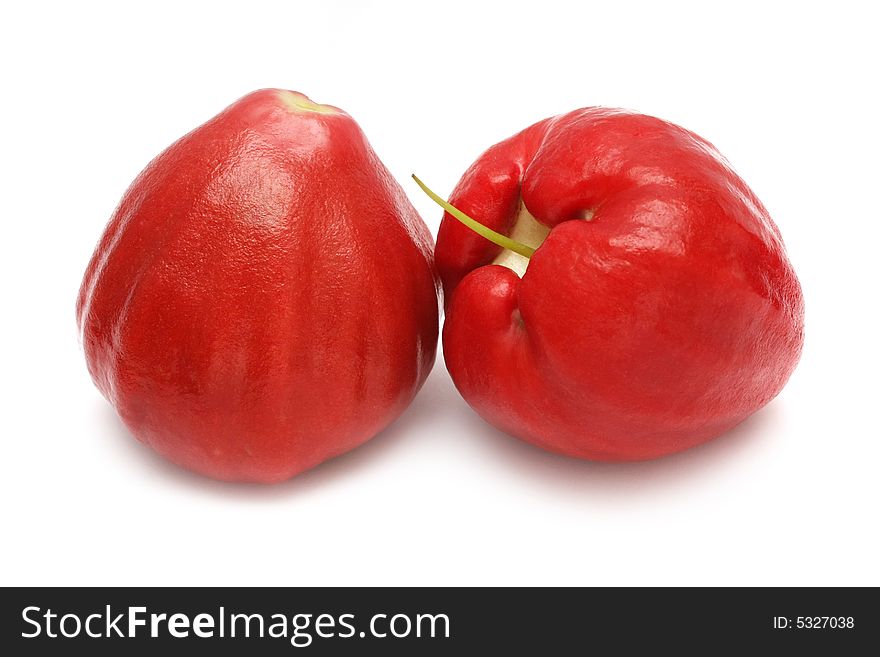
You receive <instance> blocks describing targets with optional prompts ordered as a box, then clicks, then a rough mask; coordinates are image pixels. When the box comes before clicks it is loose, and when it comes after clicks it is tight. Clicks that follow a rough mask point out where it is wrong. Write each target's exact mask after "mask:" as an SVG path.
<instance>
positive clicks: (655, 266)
mask: <svg viewBox="0 0 880 657" xmlns="http://www.w3.org/2000/svg"><path fill="white" fill-rule="evenodd" d="M427 191H428V190H426V192H427ZM432 194H433V193H432V192H431V193H429V195H432ZM434 197H436V195H432V198H434ZM438 199H439V201H438ZM434 200H435V201H437V202H438V203H440V204H441V205H442V206H443V207H444V209H445V210H446V211H447V213H446V214H445V215H444V217H443V221H442V223H441V225H440V231H439V234H438V238H437V246H436V248H435V260H436V263H437V268H438V271H439V273H440V277H441V280H442V282H443V288H444V299H445V303H446V318H445V322H444V328H443V353H444V358H445V360H446V365H447V368H448V370H449V372H450V374H451V376H452V379H453V381H454V383H455V385H456V387H457V388H458V390H459V392H460V393H461V395H462V396H463V397H464V399H465V400H466V401H467V402H468V404H469V405H470V406H471V407H472V408H473V409H474V410H475V411H476V412H477V413H479V414H480V415H481V416H482V417H483V418H484V419H485V420H486V421H487V422H489V423H490V424H492V425H494V426H495V427H497V428H499V429H500V430H502V431H504V432H506V433H509V434H511V435H512V436H516V437H518V438H521V439H523V440H525V441H527V442H530V443H532V444H534V445H537V446H539V447H542V448H544V449H547V450H551V451H554V452H559V453H562V454H566V455H569V456H574V457H578V458H585V459H591V460H600V461H632V460H644V459H652V458H658V457H662V456H665V455H668V454H672V453H675V452H679V451H681V450H684V449H688V448H691V447H694V446H696V445H699V444H701V443H704V442H706V441H708V440H711V439H713V438H715V437H717V436H719V435H722V434H724V433H725V432H726V431H728V430H729V429H730V428H732V427H734V426H736V425H737V424H739V423H740V422H742V421H743V420H745V419H746V418H748V417H749V416H750V415H752V414H753V413H754V412H756V411H757V410H759V409H760V408H762V407H763V406H764V405H766V404H767V403H768V402H769V401H770V400H772V399H773V398H774V397H776V395H777V394H778V393H779V392H780V391H781V390H782V388H783V386H784V385H785V383H786V381H788V379H789V377H790V375H791V373H792V372H793V370H794V368H795V366H796V364H797V362H798V360H799V358H800V353H801V349H802V345H803V336H804V328H803V319H804V313H803V308H804V305H803V295H802V293H801V288H800V285H799V283H798V279H797V276H796V275H795V272H794V269H793V268H792V266H791V263H790V262H789V260H788V256H787V254H786V251H785V247H784V245H783V242H782V238H781V235H780V232H779V229H778V228H777V227H776V225H775V224H774V223H773V221H772V219H771V218H770V215H769V213H768V211H767V210H766V208H765V207H764V206H763V204H762V203H761V202H760V200H759V199H758V198H757V196H755V194H754V192H752V190H751V189H749V187H748V185H747V184H746V183H745V182H744V181H743V180H742V179H741V178H740V177H739V176H738V175H737V174H736V173H735V172H734V171H733V169H732V168H731V167H730V165H729V164H728V163H727V161H726V160H724V158H723V157H722V156H721V155H720V154H719V153H718V151H717V150H716V149H715V148H714V147H713V146H712V145H711V144H709V143H708V142H707V141H705V140H704V139H702V138H701V137H699V136H697V135H695V134H694V133H692V132H689V131H687V130H685V129H683V128H681V127H679V126H676V125H673V124H671V123H669V122H666V121H663V120H661V119H657V118H654V117H649V116H645V115H642V114H637V113H634V112H629V111H625V110H614V109H608V108H585V109H581V110H575V111H573V112H570V113H568V114H564V115H561V116H557V117H552V118H550V119H546V120H544V121H540V122H539V123H537V124H535V125H533V126H530V127H528V128H526V129H525V130H523V131H522V132H520V133H518V134H516V135H514V136H513V137H511V138H509V139H506V140H504V141H502V142H501V143H499V144H496V145H494V146H492V147H490V148H489V149H488V150H486V151H485V152H484V153H483V154H482V155H481V156H480V157H479V158H478V159H477V161H476V162H475V163H474V164H472V165H471V166H470V167H469V168H468V169H467V171H466V172H465V174H464V175H463V176H462V179H461V180H460V181H459V183H458V185H457V186H456V188H455V189H454V190H453V192H452V194H451V195H450V197H449V200H448V202H447V201H443V200H442V199H440V198H439V197H436V198H434ZM453 208H454V209H455V212H453V211H452V209H453ZM459 215H462V216H465V217H467V218H472V220H473V221H475V222H478V223H479V225H480V226H482V228H480V229H478V228H476V227H474V225H473V224H472V223H469V222H468V221H465V220H462V218H461V216H459ZM493 234H495V235H501V236H505V237H508V238H512V239H513V240H514V241H520V242H522V243H524V244H525V245H527V246H528V247H529V248H531V249H533V251H532V253H531V254H530V255H529V257H528V258H525V257H522V256H521V255H513V254H512V252H511V251H509V250H508V247H507V246H506V245H505V244H504V243H501V242H500V241H499V240H498V239H494V237H493Z"/></svg>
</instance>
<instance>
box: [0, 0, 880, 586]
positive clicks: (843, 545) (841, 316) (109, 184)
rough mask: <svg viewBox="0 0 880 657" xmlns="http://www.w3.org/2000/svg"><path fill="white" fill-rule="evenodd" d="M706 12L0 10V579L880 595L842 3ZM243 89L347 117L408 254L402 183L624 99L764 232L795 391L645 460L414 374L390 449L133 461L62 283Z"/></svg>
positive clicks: (871, 240)
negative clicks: (799, 303) (583, 450)
mask: <svg viewBox="0 0 880 657" xmlns="http://www.w3.org/2000/svg"><path fill="white" fill-rule="evenodd" d="M423 4H424V5H425V6H423ZM13 5H14V6H16V8H14V9H10V6H13ZM715 5H716V3H695V4H694V5H677V4H676V5H672V4H670V3H666V2H664V3H650V4H649V3H645V4H630V3H624V2H601V3H588V2H571V3H565V4H563V3H557V2H550V1H547V0H542V1H541V2H534V3H516V2H504V3H497V4H492V3H483V2H474V1H470V2H465V3H457V2H443V3H436V5H435V6H427V3H415V2H408V3H400V4H393V3H379V2H373V3H371V2H349V3H332V2H308V3H305V2H303V3H294V2H277V3H262V2H255V1H253V0H249V1H248V2H240V3H237V4H234V5H223V4H222V3H216V2H214V3H195V2H193V3H190V2H187V3H184V2H180V1H179V0H177V1H175V2H171V3H164V2H150V3H139V4H137V5H135V3H112V4H109V3H108V4H107V5H95V4H90V3H82V2H76V3H57V4H46V3H40V2H32V3H7V4H5V5H4V8H3V9H2V10H0V11H2V16H0V55H2V58H0V61H2V75H3V85H2V88H0V93H2V97H3V98H2V104H0V119H2V122H0V126H2V129H3V139H2V142H0V158H2V160H0V167H2V171H0V173H2V177H0V179H2V185H3V188H2V189H3V192H2V197H0V207H2V222H3V223H2V232H0V235H2V238H0V245H2V254H0V267H2V279H0V280H2V285H3V289H2V304H3V305H2V308H3V316H2V324H0V331H2V349H3V353H2V379H0V385H2V397H0V398H2V404H3V410H2V414H0V433H2V445H3V452H2V467H3V476H2V478H0V482H2V483H0V486H2V525H0V526H2V533H3V539H2V543H0V550H2V559H0V582H2V584H28V585H30V584H127V585H128V584H132V585H134V584H216V585H224V584H234V585H237V584H253V585H282V584H284V585H296V584H316V585H322V584H403V585H427V584H480V585H482V584H502V585H507V584H510V585H513V584H554V585H556V584H560V585H566V584H610V585H628V584H650V585H653V584H694V585H703V584H707V585H708V584H712V585H719V584H733V585H739V584H761V585H782V584H795V585H807V584H821V585H826V584H840V585H859V584H872V585H878V584H880V569H878V559H877V554H878V553H880V545H878V529H877V525H878V513H877V502H878V493H880V486H878V479H880V477H878V462H880V441H878V434H880V432H878V429H877V411H876V408H877V396H878V392H880V390H878V383H877V371H878V365H880V362H878V347H877V344H878V324H877V303H878V294H877V279H878V277H877V260H878V258H877V253H878V248H880V228H878V223H880V216H878V204H877V189H878V185H880V167H878V149H880V139H878V129H877V117H878V116H880V108H878V104H877V102H876V91H877V64H878V61H880V52H878V47H877V37H876V32H875V30H874V29H873V26H874V25H875V23H874V22H873V21H872V20H871V19H870V17H869V16H868V15H867V13H866V12H867V10H866V9H861V8H860V7H870V3H846V2H835V3H830V4H829V5H828V7H826V8H822V7H816V6H813V5H810V4H809V3H791V4H790V5H788V4H786V3H781V2H780V3H769V2H760V3H744V2H740V3H737V4H735V5H728V4H724V5H723V7H724V9H716V8H715ZM267 86H274V87H286V88H290V89H296V90H300V91H302V92H304V93H306V94H308V95H309V96H310V97H311V98H312V99H314V100H316V101H317V102H326V103H331V104H334V105H338V106H340V107H342V108H343V109H345V110H347V111H348V112H349V113H350V114H352V115H353V116H354V117H355V118H356V119H357V120H358V121H359V123H360V124H361V126H362V127H363V129H364V131H365V132H366V133H367V135H368V136H369V137H370V139H371V141H372V143H373V146H374V147H375V149H376V151H377V152H378V153H379V155H380V156H381V157H382V159H383V160H384V161H385V163H386V164H387V165H388V167H389V168H390V169H391V171H392V172H393V173H394V174H395V175H396V176H397V177H398V179H399V180H400V181H401V182H402V184H403V185H404V188H405V189H406V190H407V192H408V193H409V195H410V197H411V198H412V200H413V203H414V204H415V206H416V207H417V208H418V209H419V211H420V212H421V213H422V214H423V216H424V217H425V220H426V221H427V222H428V224H429V225H430V227H431V229H432V231H434V232H435V233H436V229H437V226H438V222H439V218H440V212H439V211H438V210H437V208H436V207H434V206H433V205H432V203H431V201H430V200H429V199H427V198H426V197H425V196H423V195H422V194H421V193H420V192H419V190H418V189H417V188H416V187H415V185H414V184H412V183H411V181H409V180H408V176H409V174H410V173H411V172H414V171H415V172H418V173H419V174H420V175H421V176H422V177H423V178H424V179H425V180H426V181H428V182H429V183H430V184H431V185H432V186H433V187H434V188H435V189H436V190H437V191H438V192H440V193H442V194H444V195H446V194H448V192H449V191H450V190H451V189H452V187H453V186H454V184H455V182H456V181H457V179H458V177H459V176H460V175H461V173H462V172H463V171H464V170H465V168H466V167H467V166H468V165H469V164H470V163H471V162H472V161H473V160H474V159H475V158H476V156H477V155H478V154H479V153H480V152H481V151H482V150H483V149H485V148H486V147H488V146H490V145H491V144H493V143H495V142H497V141H499V140H501V139H503V138H505V137H507V136H509V135H510V134H512V133H513V132H516V131H517V130H519V129H521V128H523V127H525V126H526V125H528V124H530V123H532V122H534V121H536V120H539V119H541V118H544V117H545V116H549V115H551V114H557V113H561V112H565V111H568V110H571V109H574V108H577V107H582V106H586V105H596V104H602V105H611V106H623V107H629V108H633V109H637V110H639V111H642V112H645V113H649V114H654V115H657V116H660V117H663V118H666V119H669V120H672V121H675V122H677V123H680V124H682V125H684V126H686V127H688V128H690V129H692V130H694V131H696V132H698V133H700V134H701V135H703V136H704V137H706V138H707V139H709V140H710V141H712V142H714V143H715V144H716V145H717V146H718V147H719V148H720V149H721V151H722V152H724V153H725V154H726V155H727V156H728V157H729V159H730V160H731V161H732V162H733V163H734V165H735V166H736V167H737V168H738V170H739V171H740V173H741V174H742V175H743V177H744V178H745V179H746V180H747V181H748V182H749V183H750V185H751V186H752V187H753V188H754V189H755V191H756V192H757V193H758V195H759V196H760V197H761V198H762V200H763V201H764V203H765V204H766V205H767V206H768V207H769V208H770V211H771V213H772V214H773V216H774V217H775V219H776V221H777V223H778V224H779V226H780V228H781V229H782V232H783V235H784V237H785V239H786V242H787V245H788V248H789V252H790V256H791V258H792V260H793V262H794V264H795V267H796V270H797V271H798V273H799V275H800V279H801V282H802V284H803V287H804V291H805V297H806V306H807V342H806V347H805V351H804V355H803V360H802V362H801V364H800V366H799V368H798V369H797V371H796V372H795V374H794V376H793V378H792V379H791V381H790V383H789V385H788V387H787V388H786V389H785V390H784V391H783V393H782V394H781V395H780V396H779V398H778V399H777V400H776V401H774V402H773V403H772V404H771V405H770V406H768V407H767V408H766V409H765V410H763V411H761V412H760V413H758V414H757V415H756V416H754V417H753V418H752V419H750V420H749V421H748V422H747V423H745V424H744V425H742V426H741V427H740V428H738V429H736V430H734V431H733V432H731V433H730V434H729V435H727V436H725V437H723V438H721V439H719V440H717V441H715V442H714V443H711V444H709V445H707V446H704V447H701V448H698V449H695V450H693V451H691V452H688V453H684V454H681V455H678V456H675V457H671V458H667V459H665V460H661V461H657V462H652V463H642V464H630V465H597V464H590V463H586V462H579V461H575V460H570V459H566V458H563V457H559V456H553V455H550V454H547V453H543V452H541V451H539V450H537V449H535V448H532V447H530V446H527V445H525V444H522V443H520V442H518V441H516V440H514V439H511V438H509V437H507V436H505V435H502V434H501V433H499V432H497V431H495V430H494V429H492V428H491V427H489V426H487V425H486V424H484V423H483V422H482V421H481V420H480V419H479V418H478V417H477V416H476V415H475V414H474V413H473V412H472V411H471V410H470V409H469V408H468V406H467V405H466V404H465V403H464V402H463V401H462V399H461V398H460V397H459V396H458V394H457V393H456V391H455V389H454V388H453V386H452V384H451V382H450V379H449V376H448V374H447V373H446V370H445V368H444V366H443V361H442V358H440V359H439V360H438V363H437V366H436V367H435V369H434V372H433V373H432V375H431V377H430V379H429V380H428V382H427V384H426V385H425V388H424V390H423V392H422V393H421V394H420V395H419V397H418V398H417V399H416V401H415V402H414V404H413V405H412V406H411V407H410V408H409V410H408V411H407V412H406V413H405V415H403V416H402V417H401V418H400V420H399V421H398V422H397V423H395V424H394V425H393V426H392V427H391V428H390V429H388V430H387V431H385V432H384V433H383V434H382V435H380V436H378V437H377V438H376V439H375V440H374V441H372V442H371V443H369V444H368V445H366V446H364V447H363V448H361V449H358V450H356V451H355V452H353V453H350V454H348V455H346V456H344V457H341V458H339V459H336V460H335V461H332V462H330V463H326V464H324V465H323V466H321V467H319V468H317V469H315V470H313V471H311V472H309V473H307V474H304V475H302V476H299V477H297V478H295V479H294V480H292V481H290V482H288V483H286V484H282V485H278V486H275V487H268V488H267V487H257V486H243V485H230V484H222V483H217V482H213V481H210V480H206V479H203V478H200V477H198V476H195V475H191V474H188V473H186V472H183V471H181V470H179V469H177V468H176V467H174V466H172V465H169V464H167V463H165V462H163V461H162V460H161V459H159V458H158V457H156V456H154V455H153V454H152V453H151V452H150V451H149V450H148V449H147V448H145V447H143V446H142V445H141V444H140V443H138V442H137V441H136V440H135V439H133V438H132V437H131V436H129V435H128V434H127V433H126V431H125V429H124V428H123V427H122V425H121V424H120V422H119V421H118V420H117V419H116V416H115V414H114V412H113V411H112V409H111V408H110V407H109V405H108V404H107V403H106V402H105V401H104V400H103V398H102V397H101V396H100V395H99V393H98V392H97V390H96V389H95V388H94V387H93V385H92V383H91V381H90V379H89V377H88V375H87V372H86V367H85V363H84V359H83V356H82V353H81V351H80V349H79V345H78V342H77V332H76V328H75V320H74V301H75V297H76V293H77V289H78V286H79V284H80V280H81V277H82V274H83V271H84V268H85V266H86V263H87V261H88V258H89V256H90V254H91V251H92V248H93V247H94V245H95V243H96V241H97V239H98V237H99V235H100V233H101V231H102V229H103V226H104V224H105V222H106V220H107V218H108V217H109V215H110V213H111V211H112V210H113V208H114V206H115V204H116V202H117V201H118V199H119V197H120V196H121V194H122V193H123V191H124V190H125V188H126V187H127V185H128V183H129V182H130V181H131V179H132V178H133V177H134V176H135V175H136V174H137V173H138V172H139V171H140V169H141V168H142V167H143V166H144V165H145V164H146V163H147V161H148V160H149V159H150V158H152V157H153V156H154V155H155V154H157V153H158V152H159V151H160V150H162V149H163V148H164V147H166V146H167V145H168V144H170V143H171V142H172V141H173V140H174V139H176V138H177V137H179V136H181V135H182V134H183V133H185V132H187V131H188V130H190V129H191V128H193V127H195V126H196V125H197V124H199V123H201V122H203V121H205V120H206V119H208V118H210V117H211V116H212V115H214V114H215V113H217V112H218V111H220V110H221V109H223V108H224V107H225V106H226V105H228V104H229V103H231V102H232V101H234V100H235V99H236V98H238V97H239V96H241V95H243V94H245V93H247V92H249V91H251V90H253V89H257V88H260V87H267Z"/></svg>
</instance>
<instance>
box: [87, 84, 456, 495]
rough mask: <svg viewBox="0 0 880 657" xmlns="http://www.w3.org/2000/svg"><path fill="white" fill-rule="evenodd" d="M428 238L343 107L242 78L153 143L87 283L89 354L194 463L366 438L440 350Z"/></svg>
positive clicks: (250, 476)
mask: <svg viewBox="0 0 880 657" xmlns="http://www.w3.org/2000/svg"><path fill="white" fill-rule="evenodd" d="M431 248H432V239H431V236H430V234H429V232H428V230H427V228H426V226H425V225H424V223H423V222H422V220H421V218H420V217H419V216H418V215H417V214H416V212H415V210H414V209H413V207H412V205H411V204H410V202H409V201H408V200H407V198H406V196H405V194H404V193H403V191H402V190H401V189H400V186H399V185H398V184H397V183H396V182H395V181H394V179H393V178H392V177H391V175H390V174H389V172H388V170H387V169H386V168H385V167H384V166H383V165H382V163H381V162H380V161H379V159H378V157H377V156H376V154H375V153H374V152H373V150H372V148H371V147H370V145H369V143H368V142H367V140H366V138H365V137H364V134H363V133H362V132H361V130H360V128H359V127H358V125H357V123H355V121H354V120H353V119H352V118H351V117H350V116H349V115H348V114H346V113H345V112H343V111H342V110H340V109H338V108H336V107H332V106H329V105H319V104H316V103H314V102H312V101H310V100H309V99H308V98H306V97H305V96H303V95H302V94H299V93H296V92H292V91H281V90H274V89H272V90H262V91H257V92H254V93H252V94H250V95H248V96H245V97H244V98H242V99H241V100H239V101H238V102H236V103H234V104H233V105H231V106H230V107H228V108H227V109H226V110H224V111H223V112H221V113H220V114H219V115H217V116H216V117H215V118H213V119H211V120H210V121H208V122H207V123H205V124H204V125H202V126H201V127H199V128H197V129H195V130H194V131H192V132H190V133H189V134H187V135H186V136H184V137H183V138H181V139H180V140H179V141H177V142H175V143H174V144H173V145H172V146H170V147H169V148H168V149H167V150H166V151H165V152H164V153H162V154H161V155H159V156H158V157H157V158H156V159H154V160H153V161H152V162H151V163H150V164H149V165H148V166H147V168H146V169H145V170H144V171H143V172H142V173H141V174H140V175H139V176H138V178H137V179H136V180H135V181H134V183H133V184H132V185H131V187H130V188H129V189H128V191H127V192H126V194H125V196H124V197H123V199H122V201H121V203H120V204H119V206H118V207H117V209H116V211H115V212H114V214H113V216H112V218H111V220H110V223H109V225H108V226H107V229H106V231H105V232H104V236H103V237H102V238H101V241H100V243H99V245H98V247H97V249H96V251H95V253H94V255H93V256H92V259H91V262H90V263H89V265H88V269H87V271H86V274H85V279H84V280H83V283H82V287H81V289H80V293H79V299H78V302H77V318H78V323H79V327H80V330H81V334H82V343H83V347H84V349H85V354H86V361H87V363H88V366H89V372H90V373H91V375H92V378H93V379H94V381H95V383H96V384H97V386H98V388H99V389H100V390H101V392H102V393H103V394H104V396H106V397H107V399H108V400H109V401H110V402H111V403H112V404H113V405H114V406H115V408H116V410H117V411H118V413H119V415H120V417H121V418H122V420H123V421H124V422H125V424H126V425H127V426H128V428H129V429H130V430H131V432H132V433H133V434H134V435H135V436H137V438H139V439H140V440H142V441H143V442H145V443H147V444H149V445H150V446H151V447H153V448H154V449H155V450H156V451H157V452H159V453H160V454H162V455H163V456H165V457H167V458H169V459H170V460H172V461H174V462H175V463H178V464H180V465H182V466H184V467H186V468H189V469H191V470H195V471H197V472H200V473H203V474H205V475H208V476H211V477H215V478H218V479H226V480H240V481H256V482H276V481H280V480H283V479H287V478H289V477H291V476H293V475H295V474H297V473H298V472H301V471H303V470H305V469H307V468H310V467H312V466H314V465H316V464H318V463H320V462H322V461H324V460H325V459H328V458H330V457H333V456H335V455H337V454H341V453H343V452H346V451H348V450H350V449H352V448H354V447H357V446H358V445H360V444H361V443H363V442H364V441H366V440H368V439H369V438H371V437H373V436H374V435H376V433H378V432H379V431H381V430H382V429H383V428H384V427H385V426H387V425H388V424H389V423H390V422H391V421H392V420H394V418H395V417H397V416H398V415H399V414H400V413H401V411H403V409H404V408H406V406H407V405H408V404H409V402H410V401H411V400H412V398H413V396H414V395H415V394H416V392H417V391H418V389H419V387H420V386H421V385H422V382H423V381H424V380H425V377H426V376H427V374H428V372H429V370H430V369H431V366H432V364H433V360H434V353H435V347H436V340H437V323H438V317H437V315H438V312H437V310H438V309H437V285H436V284H435V275H434V270H433V265H432V254H431Z"/></svg>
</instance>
